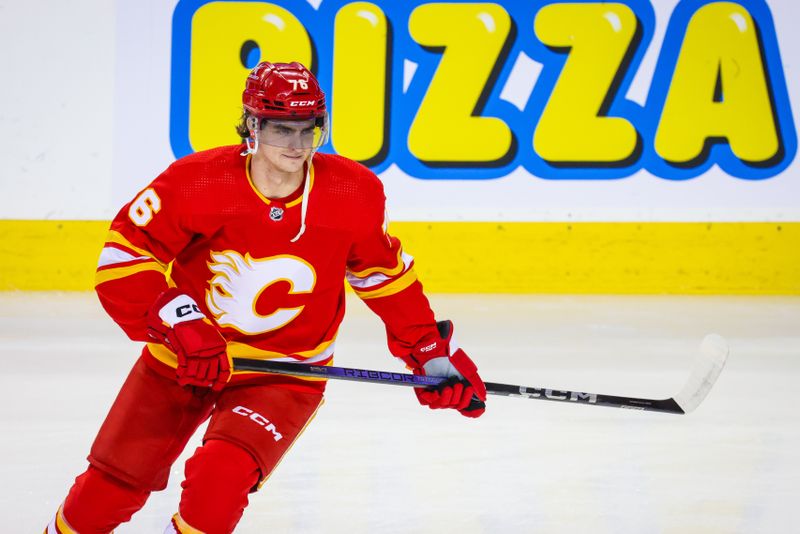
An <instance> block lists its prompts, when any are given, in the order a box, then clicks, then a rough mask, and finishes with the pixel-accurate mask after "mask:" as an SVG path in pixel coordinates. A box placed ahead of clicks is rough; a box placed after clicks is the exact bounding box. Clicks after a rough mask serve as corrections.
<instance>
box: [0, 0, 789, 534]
mask: <svg viewBox="0 0 800 534" xmlns="http://www.w3.org/2000/svg"><path fill="white" fill-rule="evenodd" d="M797 20H800V4H798V3H797V2H795V1H794V0H740V1H738V2H715V1H709V0H680V1H678V0H658V1H646V0H620V1H619V2H615V3H606V2H558V1H547V0H535V1H528V2H521V1H511V0H502V1H498V2H496V3H475V2H461V3H453V2H425V1H419V0H413V1H406V2H388V1H386V2H378V1H374V2H352V1H345V0H307V1H305V0H292V1H289V0H276V1H272V2H250V1H237V2H228V1H213V2H207V1H202V0H188V1H184V0H180V1H177V2H176V1H174V0H139V1H134V0H115V1H101V0H75V1H71V2H59V1H55V0H29V1H26V2H19V1H16V2H15V1H10V0H0V72H2V79H1V80H0V361H1V362H2V363H3V364H4V369H5V370H4V371H3V372H2V373H0V423H2V426H3V430H2V432H0V458H3V460H2V463H0V479H2V480H4V481H5V484H4V488H5V489H4V490H2V491H0V516H2V517H3V518H4V525H6V527H4V528H6V529H7V530H8V531H9V532H31V531H36V529H41V528H42V527H44V525H46V523H47V521H49V519H50V517H51V516H52V513H53V512H54V511H55V509H56V508H57V506H58V504H59V503H60V502H61V500H62V499H63V496H64V494H65V492H66V491H67V489H68V487H69V485H70V484H71V481H72V479H73V477H74V476H75V475H77V474H78V473H79V472H80V471H82V470H83V469H84V467H85V462H84V457H85V454H86V452H87V451H88V448H89V446H90V444H91V440H92V438H93V436H94V434H95V432H96V430H97V428H98V426H99V424H100V422H101V420H102V418H103V416H104V414H105V413H106V410H107V408H108V406H109V405H110V403H111V401H112V399H113V397H114V395H115V392H116V391H117V390H118V388H119V385H120V384H121V383H122V380H123V379H124V377H125V375H126V373H127V371H128V369H129V367H130V365H131V363H132V362H133V361H134V360H135V358H136V357H137V355H138V352H139V347H137V346H135V345H134V344H132V343H130V342H129V341H128V340H127V339H126V338H125V336H124V335H123V334H122V332H121V331H120V330H119V329H118V328H117V327H116V325H115V324H113V322H112V321H111V320H110V319H109V318H108V317H106V316H105V315H104V313H103V311H102V309H100V306H99V303H98V302H97V300H96V299H95V297H94V295H93V294H92V291H91V290H92V288H93V285H94V269H95V266H96V263H97V258H98V255H99V253H100V250H101V248H102V246H103V242H104V239H105V235H106V232H107V229H108V224H109V221H110V220H111V218H113V217H114V215H115V214H116V213H117V211H118V210H119V209H120V207H121V206H122V205H123V204H125V203H126V202H128V201H129V200H131V199H132V198H133V197H134V196H135V195H136V193H137V192H138V191H140V190H141V189H142V188H144V187H145V186H146V185H147V184H148V183H149V182H150V181H151V180H152V179H154V178H155V177H156V176H157V175H158V174H159V173H160V172H161V171H162V170H163V169H164V168H166V167H167V166H168V165H169V164H170V163H171V162H173V161H174V160H175V159H176V158H179V157H181V156H184V155H186V154H189V153H191V152H194V151H198V150H203V149H206V148H209V147H212V146H217V145H224V144H233V143H237V142H238V141H239V140H238V138H237V136H236V134H235V131H234V126H235V124H236V122H237V119H238V117H239V115H240V113H241V90H242V88H243V84H244V79H245V77H246V75H247V73H248V71H249V69H250V68H252V67H253V66H254V65H255V64H256V63H257V62H258V61H260V60H270V61H301V62H303V63H305V64H306V65H307V66H309V67H310V68H311V69H312V70H313V71H314V72H315V73H316V75H317V77H318V78H319V80H320V82H321V85H322V86H323V89H324V90H325V91H326V93H327V95H328V104H329V112H330V115H331V124H332V138H331V141H330V143H328V144H327V145H326V146H325V147H323V148H322V151H324V152H335V153H339V154H342V155H344V156H347V157H350V158H352V159H355V160H357V161H360V162H362V163H363V164H364V165H366V166H368V167H369V168H371V169H372V170H373V171H374V172H375V173H376V174H378V176H379V177H380V178H381V180H382V181H383V183H384V187H385V189H386V194H387V198H388V203H387V205H388V212H389V218H390V221H391V223H390V232H391V233H393V234H395V235H397V236H398V237H400V239H401V240H402V242H403V243H404V248H405V250H407V251H408V252H409V253H411V254H412V255H413V256H414V257H415V258H416V270H417V272H418V274H419V276H420V279H421V280H422V282H423V284H424V286H425V288H426V290H427V292H428V293H429V295H430V297H431V301H432V304H433V306H434V309H436V310H437V312H438V313H439V314H440V316H441V317H449V318H452V319H453V320H454V322H455V324H456V328H457V329H459V339H460V341H461V344H462V345H463V346H464V347H466V348H468V351H469V352H470V354H471V355H472V356H473V357H474V358H475V359H476V361H477V362H478V364H479V366H480V367H481V372H482V374H483V376H484V378H485V379H486V380H491V381H498V382H506V383H520V384H523V385H529V386H534V387H554V388H565V389H573V390H582V391H596V392H599V393H607V394H621V395H633V396H643V397H668V396H670V395H673V394H674V393H675V392H677V391H678V389H679V388H680V386H681V384H682V381H683V380H684V378H685V377H686V376H688V372H689V369H690V368H691V365H692V359H693V356H694V355H695V353H696V350H697V346H698V344H699V341H700V339H701V338H702V336H703V335H705V334H706V333H708V332H712V331H715V332H718V333H720V334H722V335H724V336H725V337H726V338H728V341H729V343H730V346H731V356H730V360H729V363H728V366H727V368H726V370H725V371H723V373H722V375H721V377H720V380H719V382H718V384H717V385H716V386H715V388H714V390H712V392H711V394H710V395H709V398H708V399H707V401H706V402H705V403H704V404H703V405H702V406H701V407H700V408H699V409H698V411H697V412H696V413H694V414H691V415H689V416H681V417H675V418H670V417H669V416H664V415H661V414H644V413H631V412H628V411H625V410H610V409H608V410H607V409H600V408H585V407H575V406H560V405H555V406H553V405H552V404H553V403H538V402H535V401H523V400H520V399H498V400H494V401H493V402H492V403H491V404H490V406H489V410H488V411H487V413H486V415H485V416H484V417H482V418H481V419H479V420H478V421H474V422H470V424H465V423H464V422H463V421H461V420H460V419H458V418H457V417H448V415H450V414H441V413H435V414H430V413H428V412H427V411H422V410H420V409H419V408H417V407H416V402H415V401H414V400H413V398H412V397H413V395H410V392H407V391H394V389H393V388H389V389H391V391H384V390H382V389H381V388H378V387H377V386H363V385H358V384H341V383H339V384H333V383H332V384H330V385H329V388H328V394H327V395H328V403H327V405H326V409H325V410H323V412H322V413H321V414H320V417H319V418H318V419H317V421H316V422H315V425H313V426H312V427H311V428H310V429H309V431H308V432H307V434H306V435H305V436H304V440H300V442H299V443H298V445H297V447H296V449H295V450H294V451H293V454H292V455H288V456H287V460H286V461H285V462H284V465H282V467H281V468H280V469H278V470H277V471H276V474H275V475H274V477H273V478H272V479H271V480H270V484H269V485H268V486H267V487H266V488H265V490H264V491H262V492H261V493H260V494H258V495H256V496H253V499H252V501H253V504H252V505H251V507H250V509H249V510H248V511H247V512H246V514H245V519H244V521H243V523H242V525H241V528H240V530H239V531H241V532H252V533H255V532H263V531H264V530H265V528H267V526H269V527H270V528H273V529H276V530H278V531H284V532H375V531H378V530H380V531H382V532H431V533H433V532H443V531H444V532H447V531H455V530H459V531H461V532H498V531H501V530H511V529H514V530H516V531H522V532H536V531H538V532H551V531H555V530H559V531H562V532H585V531H586V530H588V529H591V530H592V531H593V532H609V533H615V534H616V533H621V532H623V533H636V534H638V533H643V532H648V533H649V532H703V533H709V532H719V533H730V532H743V533H744V532H746V533H748V534H749V533H752V532H764V533H770V534H771V533H773V532H779V531H784V532H790V531H800V524H799V523H798V518H797V516H796V514H795V513H794V501H795V500H796V498H795V494H796V487H797V483H798V482H800V462H798V460H797V458H796V456H797V455H796V450H797V447H798V446H800V430H798V429H800V416H798V414H797V413H796V412H795V411H794V409H793V406H794V404H796V403H795V402H794V396H795V390H796V381H797V377H798V376H800V327H798V325H800V297H799V296H798V295H800V163H798V161H797V157H796V156H797V124H798V105H800V104H798V102H800V36H798V32H797V29H796V22H797ZM312 209H313V205H312ZM348 306H349V310H348V316H347V318H346V320H345V322H344V324H343V327H342V332H341V335H340V339H339V340H337V343H339V347H340V349H339V350H340V352H339V353H338V354H337V363H339V364H340V365H352V366H362V367H367V368H390V369H396V370H400V369H401V366H398V365H397V363H396V362H395V361H393V360H391V358H389V357H388V352H387V350H386V348H385V343H384V339H383V330H382V327H381V325H380V323H379V320H378V319H377V318H376V317H374V316H372V315H370V314H369V313H368V311H367V310H366V308H365V307H364V306H363V305H361V303H359V302H358V301H357V299H355V298H354V296H353V295H349V296H348ZM459 325H460V326H459ZM374 388H377V389H374ZM398 389H399V388H398ZM193 443H194V442H193ZM422 445H424V446H422ZM191 449H192V446H190V447H189V448H188V449H187V453H191ZM184 457H185V456H184ZM454 473H455V475H454ZM181 476H182V460H181V461H179V462H178V463H176V465H175V469H174V471H173V474H172V478H171V481H170V486H169V487H168V489H167V490H166V491H165V492H162V493H159V494H157V495H154V496H153V497H152V498H151V501H150V502H149V503H148V504H147V506H146V507H145V509H143V510H142V512H140V514H138V515H137V516H136V518H135V519H134V521H133V522H132V523H130V524H128V525H124V526H123V527H121V528H120V529H119V532H131V533H135V532H136V533H138V532H161V529H163V526H164V525H165V522H166V519H167V518H168V517H169V516H171V514H172V513H174V510H175V506H176V503H177V500H178V494H179V491H180V487H179V482H180V479H181ZM309 503H314V506H310V505H309ZM398 515H402V517H398Z"/></svg>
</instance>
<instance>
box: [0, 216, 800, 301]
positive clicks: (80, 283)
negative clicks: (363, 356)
mask: <svg viewBox="0 0 800 534" xmlns="http://www.w3.org/2000/svg"><path fill="white" fill-rule="evenodd" d="M108 224H109V223H108V221H23V220H0V290H47V291H52V290H60V291H86V290H91V289H92V288H93V287H94V274H95V267H96V265H97V258H98V256H99V255H100V251H101V250H102V248H103V244H104V243H105V242H106V236H107V233H108ZM391 233H392V235H396V236H397V237H398V238H400V240H401V241H402V242H403V248H404V249H405V250H408V251H409V252H410V253H411V254H413V256H414V257H415V260H416V261H415V270H416V271H417V274H418V276H419V278H420V280H421V281H422V283H423V284H424V287H425V290H426V291H428V292H442V293H473V292H474V293H571V294H579V293H617V294H686V295H699V294H731V295H800V222H781V223H647V222H642V223H475V222H464V223H455V222H433V223H420V222H394V223H392V225H391Z"/></svg>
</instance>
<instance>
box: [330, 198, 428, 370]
mask: <svg viewBox="0 0 800 534" xmlns="http://www.w3.org/2000/svg"><path fill="white" fill-rule="evenodd" d="M384 205H385V198H384V196H383V191H382V188H381V191H380V199H379V201H376V202H375V203H374V204H373V205H372V206H368V207H367V209H366V210H365V212H366V220H365V221H364V222H365V224H364V226H363V228H362V231H361V232H360V233H359V235H358V237H357V239H356V241H355V243H354V244H353V246H352V247H351V250H350V255H349V258H348V261H347V274H346V276H347V281H348V283H349V284H350V286H351V287H352V288H353V290H354V291H355V293H356V294H357V295H358V296H359V297H360V298H361V299H362V300H363V301H364V303H365V304H366V305H367V306H368V307H369V308H370V309H371V310H372V311H373V312H375V313H376V314H377V315H378V316H379V317H380V318H381V320H382V321H383V323H384V324H385V325H386V334H387V341H388V344H389V350H390V352H391V353H392V354H394V355H395V356H398V357H400V356H405V355H408V354H410V353H411V351H412V350H413V348H414V347H415V346H416V345H417V344H419V343H421V342H423V341H427V340H428V339H435V338H436V336H438V332H437V330H436V320H435V318H434V314H433V311H432V310H431V307H430V304H429V302H428V299H427V297H426V296H425V294H424V292H423V290H422V284H421V283H420V281H419V280H418V279H417V275H416V272H415V271H414V258H413V257H412V256H411V255H409V254H407V253H406V252H404V251H403V247H402V245H401V243H400V240H399V239H397V238H396V237H394V236H392V235H390V234H389V233H388V232H387V225H388V221H387V219H386V214H385V208H384Z"/></svg>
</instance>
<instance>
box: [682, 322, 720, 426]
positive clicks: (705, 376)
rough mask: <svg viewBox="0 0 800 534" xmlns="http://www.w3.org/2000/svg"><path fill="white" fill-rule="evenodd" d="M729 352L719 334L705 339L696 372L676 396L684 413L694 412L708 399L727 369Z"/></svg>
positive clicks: (693, 372)
mask: <svg viewBox="0 0 800 534" xmlns="http://www.w3.org/2000/svg"><path fill="white" fill-rule="evenodd" d="M728 352H729V349H728V342H727V341H725V338H723V337H722V336H720V335H719V334H708V335H707V336H706V337H705V338H703V343H702V344H701V346H700V355H699V356H698V358H697V361H696V363H695V367H694V370H693V371H692V374H691V375H690V376H689V379H688V380H687V381H686V384H685V385H684V386H683V389H681V391H680V392H679V393H678V394H677V395H675V402H677V403H678V405H679V406H680V407H681V409H682V410H683V412H684V413H689V412H692V411H694V410H695V408H697V407H698V406H699V405H700V403H701V402H703V400H704V399H705V398H706V396H707V395H708V392H709V391H711V387H712V386H713V385H714V382H716V381H717V378H718V377H719V374H720V373H721V372H722V368H723V367H725V362H726V361H727V359H728Z"/></svg>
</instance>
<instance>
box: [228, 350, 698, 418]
mask: <svg viewBox="0 0 800 534" xmlns="http://www.w3.org/2000/svg"><path fill="white" fill-rule="evenodd" d="M233 366H234V369H235V370H237V371H256V372H266V373H277V374H286V375H294V376H308V377H316V378H330V379H336V380H351V381H356V382H371V383H374V384H391V385H395V386H408V387H431V386H436V385H438V384H439V383H440V382H443V381H444V380H445V378H442V377H438V376H417V375H412V374H407V373H396V372H393V371H374V370H371V369H356V368H352V367H334V366H324V365H309V364H304V363H287V362H273V361H269V360H252V359H248V358H234V359H233ZM486 392H487V393H489V394H492V395H503V396H507V397H522V398H527V399H538V400H548V401H555V402H571V403H575V404H594V405H596V406H608V407H611V408H628V409H632V410H644V411H650V412H664V413H675V414H682V413H685V412H684V410H683V409H682V408H681V407H680V406H679V405H678V403H677V402H675V400H674V399H660V400H657V399H641V398H637V397H620V396H616V395H602V394H599V393H586V392H582V391H568V390H560V389H551V388H538V387H525V386H516V385H510V384H497V383H495V382H486Z"/></svg>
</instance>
